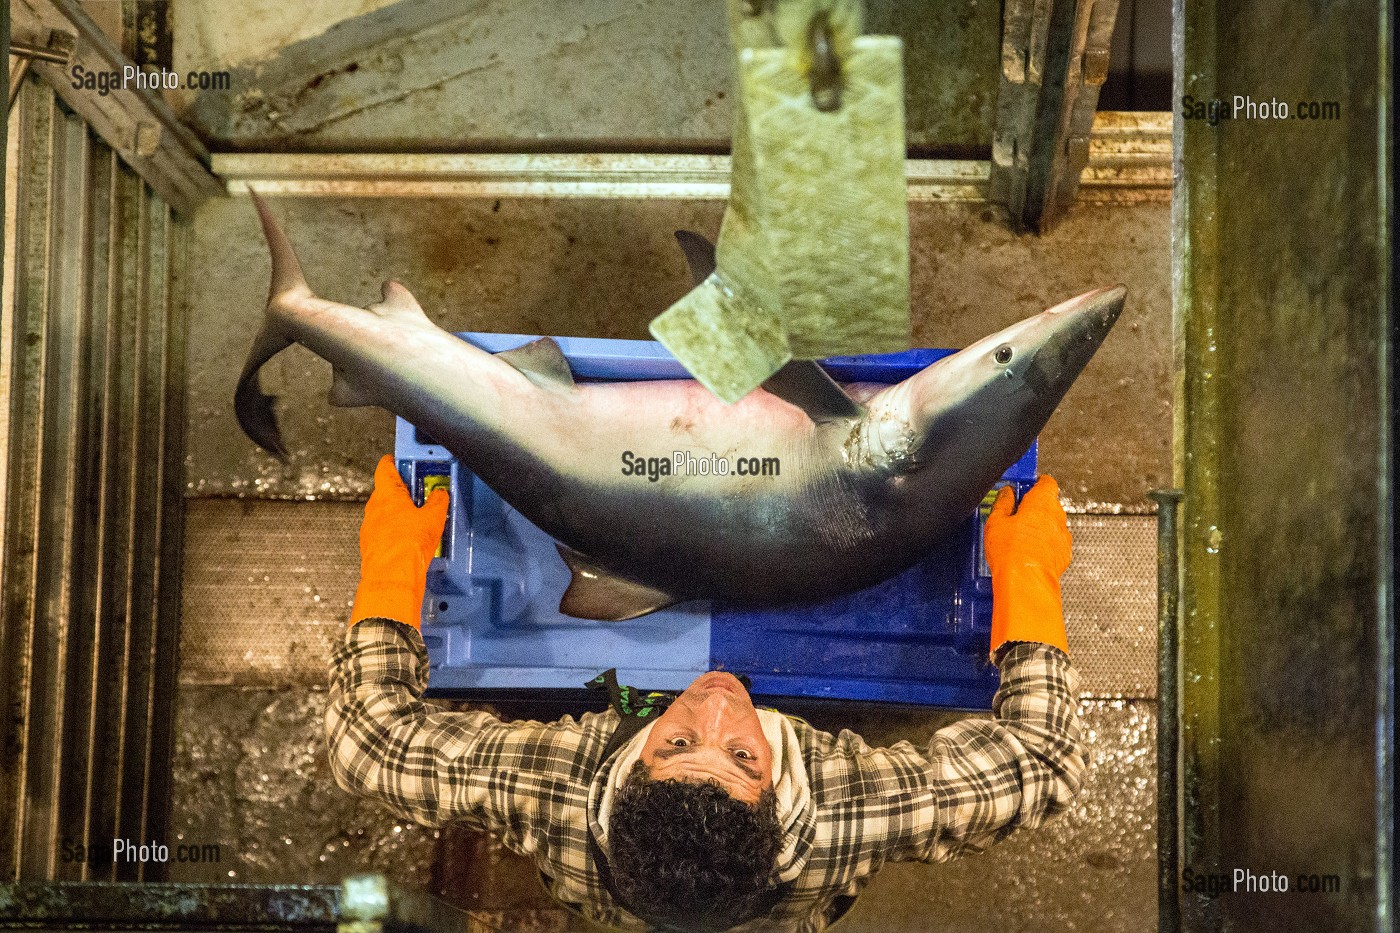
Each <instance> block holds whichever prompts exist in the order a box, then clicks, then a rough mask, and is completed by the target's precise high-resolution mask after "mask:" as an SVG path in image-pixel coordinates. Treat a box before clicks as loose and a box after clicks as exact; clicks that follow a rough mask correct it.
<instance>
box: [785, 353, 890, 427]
mask: <svg viewBox="0 0 1400 933" xmlns="http://www.w3.org/2000/svg"><path fill="white" fill-rule="evenodd" d="M763 388H765V389H767V390H768V391H769V392H771V393H773V394H774V395H776V396H777V397H778V398H780V399H782V400H783V401H785V402H787V403H788V404H790V405H796V406H797V407H798V408H800V409H802V410H803V411H805V412H806V413H807V417H809V418H811V419H812V420H813V421H815V422H818V423H821V422H823V421H837V420H840V419H842V418H859V417H860V416H861V415H862V414H864V413H865V409H863V408H861V406H859V405H857V404H856V403H855V401H854V400H853V399H852V398H851V397H850V396H849V395H847V394H846V390H845V389H843V388H841V387H840V386H839V385H837V384H836V380H834V379H832V378H831V376H829V375H827V372H826V370H824V369H822V368H821V367H820V366H818V365H817V364H816V363H814V362H812V361H811V360H792V361H790V362H788V363H787V364H786V365H784V366H783V368H782V369H780V370H778V371H777V372H776V373H774V374H773V375H771V376H769V377H768V379H767V380H766V381H765V382H764V383H763Z"/></svg>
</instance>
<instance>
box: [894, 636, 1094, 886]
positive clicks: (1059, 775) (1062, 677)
mask: <svg viewBox="0 0 1400 933" xmlns="http://www.w3.org/2000/svg"><path fill="white" fill-rule="evenodd" d="M1000 667H1001V686H1000V688H999V689H998V690H997V694H996V697H995V698H994V699H993V701H992V718H991V719H965V720H961V721H959V722H956V723H954V724H953V725H951V726H948V727H946V728H943V729H940V730H938V732H936V733H934V735H933V738H932V740H931V741H930V742H929V745H928V748H927V751H926V752H924V753H921V752H920V751H919V750H917V749H915V748H914V747H913V746H912V745H909V744H908V743H899V744H900V745H905V746H907V748H905V749H903V753H904V755H903V756H901V757H904V756H917V757H916V758H915V759H914V760H913V761H912V762H909V761H908V760H907V758H906V763H907V764H913V765H915V766H916V767H917V768H918V769H919V770H921V771H922V772H923V776H924V781H925V782H926V783H925V786H924V788H922V789H921V791H920V792H917V793H915V794H914V795H913V796H914V798H915V799H917V800H920V801H921V802H922V806H919V807H917V808H916V809H915V810H914V812H912V813H910V814H909V817H910V819H909V821H908V822H907V823H905V828H907V829H908V830H910V831H909V832H908V833H899V834H897V835H898V836H900V837H902V838H896V839H891V840H888V841H889V842H890V843H893V845H892V846H891V849H890V850H889V857H890V858H891V859H893V860H917V861H927V862H941V861H947V860H948V859H953V858H957V857H959V856H962V855H968V854H971V853H974V852H980V851H982V850H983V849H985V848H986V847H987V846H989V845H991V844H992V843H994V842H997V841H999V840H1001V839H1003V838H1005V836H1006V835H1007V834H1009V833H1011V832H1012V831H1013V830H1015V829H1018V828H1021V827H1027V828H1030V827H1036V826H1039V825H1041V824H1042V823H1044V822H1045V821H1046V820H1048V819H1050V818H1051V817H1053V816H1056V815H1057V814H1059V813H1062V812H1064V811H1065V810H1066V809H1068V808H1069V806H1070V803H1071V802H1072V801H1073V800H1074V797H1075V795H1076V794H1077V793H1078V792H1079V787H1080V784H1081V781H1082V779H1083V774H1084V748H1083V744H1082V740H1081V727H1080V722H1079V699H1078V693H1079V674H1078V672H1077V671H1075V669H1074V668H1073V666H1071V664H1070V661H1069V656H1068V655H1066V654H1065V653H1064V652H1063V651H1061V650H1060V649H1058V648H1054V647H1051V646H1050V645H1044V644H1039V643H1034V642H1021V643H1017V644H1013V645H1012V646H1011V647H1010V648H1009V649H1008V650H1007V651H1006V652H1005V653H1004V654H1003V656H1002V658H1001V661H1000ZM896 749H898V746H896ZM896 749H891V751H895V750H896Z"/></svg>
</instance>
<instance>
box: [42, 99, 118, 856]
mask: <svg viewBox="0 0 1400 933" xmlns="http://www.w3.org/2000/svg"><path fill="white" fill-rule="evenodd" d="M65 125H66V129H67V132H68V136H69V146H70V151H71V154H72V156H74V157H77V160H78V162H79V163H80V164H79V165H78V166H77V167H75V168H74V170H73V171H72V172H70V173H69V175H68V177H66V178H64V179H63V180H62V185H63V188H64V191H65V195H64V197H65V199H66V200H67V201H68V202H69V208H68V213H69V215H70V218H73V217H76V218H77V219H78V220H79V222H77V223H74V222H72V221H71V219H70V220H69V221H67V222H65V223H64V232H63V239H62V242H61V244H60V249H61V252H62V254H63V257H64V258H63V261H64V263H65V264H66V265H69V266H71V267H72V268H73V269H74V270H75V271H76V272H77V273H78V276H79V279H80V282H79V284H78V286H77V287H76V288H75V289H73V291H72V294H70V295H69V296H67V298H66V299H64V300H63V310H62V311H61V313H62V315H63V316H64V317H65V318H72V320H73V333H72V335H71V337H70V339H69V341H68V343H67V346H66V347H65V351H64V352H65V354H68V355H71V356H72V358H73V361H74V367H73V368H74V374H73V379H72V380H71V383H70V384H69V385H68V386H67V387H66V388H65V391H64V395H63V398H64V401H63V403H62V404H63V407H64V409H65V410H66V411H68V412H69V414H70V416H71V438H68V439H65V446H66V448H67V449H66V450H63V451H60V454H59V456H58V457H56V458H55V459H54V461H53V462H55V463H60V464H62V467H61V469H60V474H61V476H60V478H59V488H60V489H61V491H62V494H63V495H62V502H61V504H62V505H63V506H65V507H66V508H67V514H66V515H65V517H64V521H65V523H66V524H65V526H64V527H65V528H66V530H67V532H68V534H67V543H66V546H64V547H63V549H62V552H61V554H60V555H58V557H59V559H58V560H56V561H55V562H54V570H55V573H57V574H60V576H59V577H58V580H56V581H55V586H57V587H62V588H63V591H64V593H65V602H66V604H67V611H66V612H65V613H64V616H65V618H64V629H65V642H66V651H65V657H64V660H63V665H62V668H61V669H60V670H59V671H58V672H56V673H57V677H58V679H59V680H58V687H59V688H60V689H61V697H62V705H61V709H59V711H58V725H59V728H58V729H57V731H56V733H55V734H54V735H53V736H51V737H50V740H49V741H50V742H51V743H52V745H53V747H54V750H55V754H56V755H57V756H59V757H58V758H57V759H56V766H55V767H56V773H57V774H58V778H57V779H56V781H55V783H56V787H55V793H54V797H55V804H56V805H55V814H54V815H55V824H54V835H53V838H52V839H51V845H52V849H53V851H54V853H55V855H54V858H55V861H54V862H53V863H52V865H51V872H50V874H51V875H52V877H55V878H73V879H75V880H76V879H78V878H81V877H82V874H83V864H82V863H81V862H80V861H69V862H64V861H62V860H59V859H58V858H57V854H58V853H59V852H60V851H61V845H60V843H61V841H62V840H65V839H82V838H84V837H83V835H82V833H83V832H84V831H85V824H86V822H87V820H86V812H87V787H86V775H87V774H88V771H89V768H90V766H91V759H90V755H89V750H90V748H91V741H90V736H91V734H92V733H93V731H95V724H94V723H93V721H92V720H91V718H90V716H89V713H90V712H91V710H92V709H93V702H92V698H91V697H90V695H89V687H90V682H91V679H90V677H89V676H88V671H89V670H90V668H91V666H92V661H93V656H94V651H95V645H94V643H93V634H94V633H93V628H92V625H91V622H90V619H91V618H92V605H93V602H94V596H95V593H94V590H93V588H92V586H91V585H89V583H88V578H87V575H86V573H84V572H83V569H84V568H86V567H87V566H88V565H89V560H90V558H91V554H92V552H93V545H94V536H95V532H96V521H95V518H96V516H95V514H94V513H93V512H92V510H90V509H89V508H87V507H86V506H87V503H89V502H91V501H92V477H93V471H92V470H91V469H90V464H91V463H92V462H93V460H94V459H95V457H96V455H97V441H98V437H97V434H96V431H95V428H96V426H97V418H98V415H99V412H100V406H101V394H100V372H101V360H100V358H97V359H95V358H94V357H95V354H94V352H93V347H94V345H95V344H98V340H97V339H95V338H99V337H100V336H101V329H100V326H101V322H99V321H97V320H95V315H94V301H93V296H94V290H95V288H97V287H98V286H96V285H95V283H94V281H93V279H94V274H95V270H94V267H95V265H96V259H95V257H94V255H93V253H94V250H93V244H94V241H95V239H96V237H97V231H98V228H103V232H104V233H105V226H106V218H105V217H102V216H99V213H98V212H100V210H101V207H102V205H101V204H100V203H99V202H98V201H97V200H96V199H95V198H94V180H95V177H96V176H97V174H98V172H97V166H96V165H95V163H94V161H93V160H94V157H95V153H94V152H93V142H94V141H93V137H92V134H91V133H89V132H88V130H87V126H86V124H84V123H83V122H82V120H81V118H79V117H77V116H75V115H73V114H68V115H67V116H66V117H65ZM97 274H99V275H101V276H103V277H105V269H101V270H100V271H99V272H98V273H97Z"/></svg>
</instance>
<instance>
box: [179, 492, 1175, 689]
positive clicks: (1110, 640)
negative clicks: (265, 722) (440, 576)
mask: <svg viewBox="0 0 1400 933" xmlns="http://www.w3.org/2000/svg"><path fill="white" fill-rule="evenodd" d="M362 510H363V505H361V504H360V503H358V502H274V501H262V500H234V499H191V500H189V504H188V512H187V516H186V527H185V580H184V618H183V623H182V626H181V666H180V679H181V681H182V682H184V683H187V684H237V685H240V686H251V685H275V684H288V683H293V684H320V683H323V682H324V681H325V677H326V660H327V658H328V657H329V656H330V652H331V649H332V647H333V645H334V644H335V642H336V641H337V640H338V639H339V638H340V636H341V633H342V632H343V631H344V629H345V620H346V618H347V616H348V615H349V611H350V603H351V600H352V599H353V598H354V595H355V584H356V581H357V580H358V577H359V553H358V551H357V541H358V539H359V527H360V516H361V513H362ZM1070 529H1071V531H1072V533H1073V535H1074V563H1073V564H1072V565H1071V567H1070V570H1069V573H1067V574H1066V575H1065V580H1064V600H1065V616H1066V619H1067V621H1068V624H1069V640H1070V647H1071V648H1072V649H1073V651H1074V659H1075V662H1076V664H1077V665H1078V666H1079V669H1080V671H1081V673H1082V674H1083V677H1084V681H1083V689H1084V691H1085V692H1086V693H1088V694H1091V695H1096V696H1129V697H1151V696H1155V694H1156V683H1157V675H1156V641H1157V634H1156V606H1157V590H1156V582H1155V581H1156V576H1155V574H1156V568H1157V558H1156V534H1155V521H1154V519H1153V518H1152V517H1151V516H1140V515H1114V516H1099V515H1072V516H1070Z"/></svg>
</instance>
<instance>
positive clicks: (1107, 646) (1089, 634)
mask: <svg viewBox="0 0 1400 933" xmlns="http://www.w3.org/2000/svg"><path fill="white" fill-rule="evenodd" d="M1069 528H1070V533H1071V534H1072V535H1073V536H1074V562H1073V563H1072V564H1070V568H1069V571H1068V572H1067V573H1066V574H1065V578H1064V583H1063V587H1062V594H1063V596H1064V607H1065V623H1066V624H1067V625H1068V627H1069V646H1070V650H1071V651H1073V652H1074V663H1075V666H1076V667H1078V668H1079V672H1080V674H1081V675H1083V678H1084V680H1083V686H1082V688H1081V689H1083V690H1084V692H1086V693H1088V694H1092V695H1094V696H1124V697H1155V696H1156V695H1157V519H1156V517H1155V516H1152V515H1071V516H1070V517H1069Z"/></svg>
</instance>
